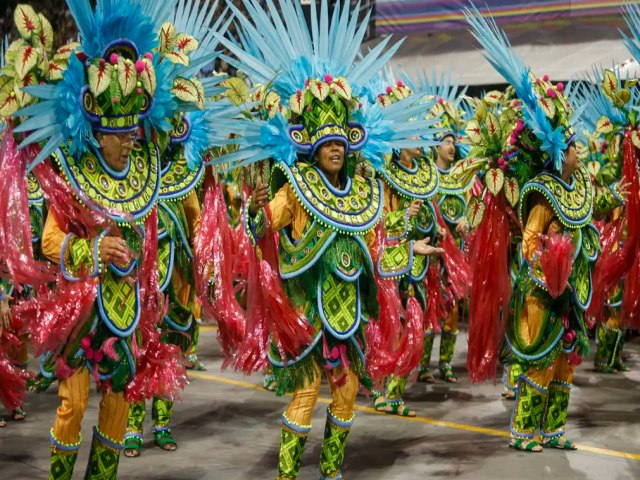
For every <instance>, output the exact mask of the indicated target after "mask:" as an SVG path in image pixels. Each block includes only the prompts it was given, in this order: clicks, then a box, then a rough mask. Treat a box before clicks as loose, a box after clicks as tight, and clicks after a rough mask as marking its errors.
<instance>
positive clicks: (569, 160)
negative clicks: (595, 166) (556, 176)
mask: <svg viewBox="0 0 640 480" xmlns="http://www.w3.org/2000/svg"><path fill="white" fill-rule="evenodd" d="M577 169H578V150H577V149H576V147H575V145H573V144H571V145H570V146H569V148H567V150H566V151H565V152H564V163H563V164H562V176H563V177H570V176H571V175H572V174H573V172H575V171H576V170H577Z"/></svg>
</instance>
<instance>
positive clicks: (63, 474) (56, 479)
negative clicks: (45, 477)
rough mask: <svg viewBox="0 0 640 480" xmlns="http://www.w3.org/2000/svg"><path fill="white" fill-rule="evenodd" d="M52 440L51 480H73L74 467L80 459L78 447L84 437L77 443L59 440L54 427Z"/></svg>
mask: <svg viewBox="0 0 640 480" xmlns="http://www.w3.org/2000/svg"><path fill="white" fill-rule="evenodd" d="M49 438H50V440H51V469H50V470H49V480H71V477H72V476H73V467H74V466H75V464H76V460H77V459H78V449H79V448H80V442H81V441H82V437H80V440H78V442H77V443H73V444H66V443H62V442H60V441H58V440H57V439H56V437H55V436H54V434H53V429H51V433H50V434H49Z"/></svg>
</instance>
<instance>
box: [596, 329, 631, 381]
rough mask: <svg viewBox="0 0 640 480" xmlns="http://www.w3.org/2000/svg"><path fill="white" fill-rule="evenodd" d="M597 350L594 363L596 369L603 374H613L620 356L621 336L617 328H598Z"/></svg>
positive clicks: (620, 331)
mask: <svg viewBox="0 0 640 480" xmlns="http://www.w3.org/2000/svg"><path fill="white" fill-rule="evenodd" d="M597 336H598V350H597V351H596V358H595V361H594V364H595V367H596V369H598V370H599V371H601V372H605V373H612V372H614V371H615V370H616V369H617V367H618V364H621V362H620V355H621V354H622V344H623V337H624V336H623V334H622V330H620V329H619V328H607V327H605V326H604V325H601V326H600V327H598V331H597Z"/></svg>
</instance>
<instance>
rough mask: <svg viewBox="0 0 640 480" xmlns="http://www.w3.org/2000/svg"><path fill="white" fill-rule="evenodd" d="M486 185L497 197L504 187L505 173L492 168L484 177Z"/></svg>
mask: <svg viewBox="0 0 640 480" xmlns="http://www.w3.org/2000/svg"><path fill="white" fill-rule="evenodd" d="M484 183H485V185H486V186H487V188H488V189H489V191H490V192H491V193H492V194H493V196H494V197H497V196H498V194H499V193H500V190H502V187H503V186H504V172H503V171H502V169H500V168H491V169H489V171H488V172H487V174H486V175H485V176H484Z"/></svg>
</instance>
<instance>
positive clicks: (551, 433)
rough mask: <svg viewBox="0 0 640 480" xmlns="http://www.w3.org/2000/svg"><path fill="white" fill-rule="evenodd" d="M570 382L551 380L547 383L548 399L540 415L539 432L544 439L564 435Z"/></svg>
mask: <svg viewBox="0 0 640 480" xmlns="http://www.w3.org/2000/svg"><path fill="white" fill-rule="evenodd" d="M570 392H571V384H568V383H564V382H558V381H555V380H554V381H553V382H551V385H549V400H548V401H547V408H546V409H545V411H544V415H543V417H542V428H541V429H540V430H541V433H542V436H543V437H544V438H545V439H549V438H555V437H560V436H562V435H564V428H565V426H566V425H567V412H568V410H569V393H570Z"/></svg>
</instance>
